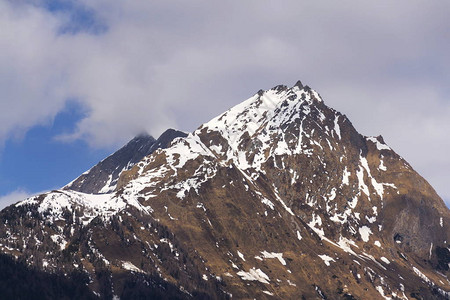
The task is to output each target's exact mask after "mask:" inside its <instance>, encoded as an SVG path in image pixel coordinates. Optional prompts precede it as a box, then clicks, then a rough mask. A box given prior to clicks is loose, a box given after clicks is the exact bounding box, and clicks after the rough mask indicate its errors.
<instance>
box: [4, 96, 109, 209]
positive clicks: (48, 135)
mask: <svg viewBox="0 0 450 300" xmlns="http://www.w3.org/2000/svg"><path fill="white" fill-rule="evenodd" d="M84 115H85V112H84V111H83V109H82V108H81V107H79V105H77V104H76V103H75V102H68V104H67V106H66V107H65V108H64V109H63V110H62V111H61V112H60V113H58V114H57V115H56V116H55V118H54V120H52V121H51V122H48V124H42V125H37V126H34V127H32V128H30V129H29V130H28V131H27V132H26V133H25V134H24V136H22V137H17V138H14V139H9V140H7V141H6V142H5V144H4V146H3V150H2V153H1V155H0V195H8V194H9V195H10V199H13V200H16V199H17V201H19V200H21V199H22V197H23V196H24V195H25V196H27V195H30V194H35V193H39V192H42V191H48V190H51V189H57V188H60V187H62V186H64V185H66V184H67V183H69V182H70V181H72V180H73V179H75V178H76V177H78V176H79V175H80V174H81V173H83V172H84V171H86V170H88V169H89V168H90V167H92V166H93V165H95V164H96V163H97V162H99V161H100V160H102V159H103V158H105V157H106V156H108V155H109V154H110V152H111V151H113V149H107V148H91V147H89V145H88V144H87V143H86V141H84V140H76V141H73V142H70V143H65V142H61V141H58V140H56V139H55V137H56V136H58V135H59V134H62V133H65V132H69V131H71V130H73V128H74V126H75V124H76V122H78V121H79V120H80V119H81V118H82V117H83V116H84ZM111 148H112V147H111ZM11 193H12V194H11ZM11 197H12V198H11Z"/></svg>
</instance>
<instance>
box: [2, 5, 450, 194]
mask: <svg viewBox="0 0 450 300" xmlns="http://www.w3.org/2000/svg"><path fill="white" fill-rule="evenodd" d="M68 3H72V6H70V5H69V6H66V7H65V8H64V9H53V10H52V11H50V10H49V9H48V7H47V6H43V5H42V2H40V1H37V0H36V1H34V2H33V5H31V4H27V2H25V3H23V2H21V4H15V3H13V2H9V1H2V2H0V26H1V28H8V30H7V31H2V33H1V34H0V48H1V49H2V52H1V54H0V89H1V90H2V101H0V140H5V139H7V138H10V137H11V136H14V135H18V134H21V133H23V132H26V130H28V129H29V128H31V127H32V126H35V125H36V124H40V123H43V122H49V120H50V121H51V120H52V118H54V116H55V115H56V114H57V113H58V112H59V111H60V110H62V109H63V108H64V106H65V102H66V101H68V99H70V100H72V101H78V102H79V103H80V105H82V106H83V107H85V108H86V111H87V112H88V113H87V114H86V117H85V118H83V119H81V120H80V121H79V122H78V124H77V126H76V127H75V128H74V130H73V131H71V132H67V133H66V134H63V135H61V136H59V139H60V140H64V141H69V142H70V141H72V140H74V139H84V140H86V141H88V142H89V143H90V145H91V146H93V147H104V146H108V145H111V144H115V143H121V142H124V141H125V140H126V139H128V138H130V137H131V136H132V135H134V134H136V133H138V132H141V131H142V130H147V131H149V132H150V133H151V134H153V135H158V134H159V133H160V132H162V131H163V130H164V129H166V128H167V127H177V128H180V129H182V130H193V129H195V128H196V127H197V126H198V125H200V124H201V123H203V122H205V121H207V120H209V119H210V118H212V117H214V116H216V115H217V114H219V113H221V112H223V111H224V110H226V109H227V108H229V107H231V106H232V105H235V104H237V103H239V102H241V101H242V100H244V99H246V98H248V97H249V96H251V95H252V94H253V93H255V92H256V91H257V90H259V89H261V88H271V87H272V86H274V85H276V84H280V83H284V84H288V85H289V84H293V83H294V82H295V81H296V80H297V79H301V80H302V81H303V82H304V83H305V84H308V85H310V86H311V87H313V88H315V89H316V90H318V91H319V93H320V94H321V95H322V96H323V97H324V99H325V102H326V103H327V104H328V105H330V106H332V107H334V108H336V109H338V110H339V111H341V112H343V113H345V114H347V115H348V116H349V117H350V119H351V120H352V122H353V123H354V125H355V127H356V128H357V129H358V130H359V131H360V132H361V133H363V134H367V135H378V134H382V135H383V136H384V137H385V139H386V141H387V142H388V143H389V144H390V145H391V146H392V147H393V148H394V149H395V150H397V152H398V153H400V154H401V155H403V156H404V157H405V158H406V159H407V160H408V161H410V163H411V164H412V165H413V166H414V167H415V168H416V169H417V170H418V171H419V172H420V173H421V174H423V175H425V177H426V178H427V179H428V180H430V181H431V183H432V185H433V186H435V187H436V189H437V190H438V192H439V193H440V194H441V195H442V196H443V197H444V198H446V199H450V189H448V187H447V183H448V182H449V180H450V177H449V176H450V175H446V174H444V172H443V171H442V172H441V171H439V170H443V169H445V168H446V167H447V168H448V166H449V165H450V157H448V156H447V155H445V149H448V147H449V146H450V142H449V141H450V139H449V138H448V132H450V131H449V129H450V118H449V114H450V100H449V99H450V88H449V87H448V82H450V78H449V71H448V70H450V55H448V53H447V52H448V49H449V48H450V36H449V34H450V33H449V31H448V17H447V14H446V12H448V11H449V9H450V3H447V2H439V3H438V2H429V1H428V2H426V1H396V2H395V3H393V2H392V1H376V2H372V3H359V2H357V1H339V2H332V1H326V2H323V1H322V2H312V1H283V2H282V3H279V2H272V1H266V2H264V3H261V2H260V1H252V0H249V1H241V2H239V3H237V2H236V3H230V2H224V1H200V0H197V1H191V2H189V5H186V4H185V2H182V1H165V2H160V1H131V2H120V1H115V2H111V1H105V0H95V1H92V0H90V1H86V0H83V1H78V2H73V1H68ZM73 3H77V4H76V5H75V4H73ZM75 9H77V10H78V11H82V12H88V16H89V18H88V19H89V20H88V21H86V19H83V18H74V14H71V10H72V11H73V10H75ZM67 28H72V29H73V28H74V30H67ZM63 29H66V31H65V30H63Z"/></svg>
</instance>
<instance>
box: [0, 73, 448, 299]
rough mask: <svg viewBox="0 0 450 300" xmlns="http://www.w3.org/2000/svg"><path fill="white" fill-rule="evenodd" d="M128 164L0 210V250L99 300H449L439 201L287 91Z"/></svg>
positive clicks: (369, 140)
mask: <svg viewBox="0 0 450 300" xmlns="http://www.w3.org/2000/svg"><path fill="white" fill-rule="evenodd" d="M130 143H133V141H132V142H130ZM150 143H151V142H150ZM127 146H128V145H127ZM127 146H126V147H127ZM126 147H125V148H126ZM133 147H134V146H131V149H137V148H133ZM119 151H120V150H119ZM133 151H134V150H133ZM131 152H132V151H131ZM114 155H116V154H113V155H112V156H111V157H113V156H114ZM105 161H106V160H104V161H103V162H105ZM100 164H101V163H100ZM100 164H99V165H100ZM132 164H133V166H132V167H131V168H128V167H119V168H118V169H120V170H121V171H120V172H119V173H117V174H120V175H117V176H116V177H110V176H111V174H113V172H114V171H113V169H114V168H112V167H111V168H109V167H104V170H105V171H104V173H105V174H107V177H101V178H103V179H98V178H100V177H99V176H97V177H95V176H93V177H92V178H93V179H92V181H91V182H92V183H91V184H89V188H88V187H87V186H88V185H86V186H85V187H82V186H83V178H82V176H83V175H82V176H81V177H80V178H82V179H80V178H79V179H77V180H78V183H77V184H75V182H77V180H76V181H75V182H74V183H72V184H71V185H69V186H68V187H66V188H65V189H62V190H57V191H53V192H50V193H46V194H42V195H39V196H36V197H32V198H29V199H27V200H24V201H22V202H19V203H17V204H16V205H12V206H10V207H8V208H6V209H4V210H3V211H1V212H0V249H1V252H3V253H5V254H9V255H11V256H13V257H15V258H16V259H17V260H19V261H22V262H24V263H26V264H27V265H28V266H31V267H33V268H37V269H39V270H41V271H45V272H47V273H55V274H59V273H62V274H67V276H68V277H69V278H70V276H73V275H71V274H85V275H86V276H87V278H88V280H87V283H86V284H87V286H88V287H89V288H90V289H91V290H92V291H93V293H95V295H97V296H99V297H100V298H102V299H112V298H113V297H116V298H117V297H119V298H120V299H137V298H147V299H151V298H152V297H153V298H155V299H164V298H166V299H169V298H170V299H191V298H194V299H222V298H231V297H233V298H235V299H254V298H256V299H448V298H449V297H450V293H449V291H450V281H449V280H448V276H449V275H450V272H449V263H450V251H449V247H448V241H450V239H449V238H450V237H449V233H450V230H449V225H448V224H449V222H450V213H449V211H448V209H447V208H446V206H445V204H444V202H443V201H442V199H441V198H440V197H439V196H438V195H437V194H436V192H435V191H434V190H433V188H432V187H431V186H430V185H429V184H428V183H427V182H426V181H425V180H424V179H423V178H422V177H421V176H420V175H419V174H417V172H415V171H414V170H413V168H412V167H411V166H410V165H409V164H408V163H407V162H406V161H405V160H404V159H403V158H401V157H400V156H399V155H398V154H396V153H395V152H394V151H393V150H392V149H391V148H390V147H389V146H387V145H386V144H385V142H384V141H383V138H382V137H381V136H379V137H365V136H362V135H360V134H359V133H358V132H357V131H356V130H355V128H354V127H353V125H352V124H351V122H350V121H349V120H348V119H347V117H346V116H345V115H342V114H340V113H339V112H337V111H335V110H333V109H332V108H329V107H328V106H326V105H325V104H324V102H323V101H322V99H321V97H320V96H319V94H318V93H317V92H315V91H314V90H312V89H311V88H309V87H308V86H303V85H302V84H301V83H300V82H298V83H297V84H296V85H295V86H294V87H292V88H288V87H286V86H277V87H275V88H273V89H270V90H267V91H262V90H261V91H259V92H258V93H257V94H255V95H254V96H253V97H251V98H249V99H248V100H246V101H244V102H242V103H241V104H239V105H237V106H235V107H233V108H231V109H230V110H228V111H227V112H225V113H223V114H222V115H220V116H218V117H216V118H214V119H213V120H211V121H210V122H208V123H205V124H203V125H202V126H200V127H199V128H198V129H197V130H196V131H194V132H193V133H191V134H189V135H188V136H186V137H180V138H176V139H174V140H173V141H172V142H171V144H170V145H169V146H168V147H167V148H165V149H161V148H159V149H157V150H155V151H152V153H151V154H150V155H147V156H145V157H143V158H142V159H140V160H139V161H136V162H133V163H132ZM120 166H124V165H123V164H121V165H120ZM130 166H131V164H130ZM114 170H116V169H114ZM88 174H89V173H88ZM102 176H104V175H102ZM85 177H89V176H85ZM104 178H112V179H111V180H109V179H108V180H104ZM115 178H117V181H116V180H115ZM85 180H87V179H85ZM97 181H98V182H100V183H99V184H97V183H98V182H97ZM80 182H81V183H80ZM108 182H110V183H108ZM113 182H114V184H113V185H112V183H113ZM105 186H106V187H111V188H105V189H104V187H105ZM113 190H114V191H113ZM102 193H103V194H102Z"/></svg>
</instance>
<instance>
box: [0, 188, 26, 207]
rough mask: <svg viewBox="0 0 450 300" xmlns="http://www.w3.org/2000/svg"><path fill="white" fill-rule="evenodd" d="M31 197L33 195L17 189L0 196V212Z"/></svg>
mask: <svg viewBox="0 0 450 300" xmlns="http://www.w3.org/2000/svg"><path fill="white" fill-rule="evenodd" d="M31 196H32V194H30V193H28V192H27V191H25V190H23V189H17V190H15V191H12V192H10V193H9V194H6V195H3V196H0V210H1V209H3V208H5V207H7V206H9V205H11V204H14V203H16V202H19V201H22V200H25V199H27V198H28V197H31Z"/></svg>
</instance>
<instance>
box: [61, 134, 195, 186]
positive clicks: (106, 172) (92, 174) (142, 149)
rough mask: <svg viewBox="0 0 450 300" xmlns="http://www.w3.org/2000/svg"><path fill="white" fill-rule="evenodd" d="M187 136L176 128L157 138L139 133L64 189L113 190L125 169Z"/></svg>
mask: <svg viewBox="0 0 450 300" xmlns="http://www.w3.org/2000/svg"><path fill="white" fill-rule="evenodd" d="M186 136H187V134H186V133H184V132H181V131H177V130H174V129H168V130H166V131H165V132H164V133H163V134H161V136H160V137H159V138H158V139H157V140H155V139H154V138H153V137H152V136H150V135H148V134H142V135H139V136H137V137H135V138H134V139H132V140H131V141H130V142H128V143H127V144H126V145H125V146H123V147H122V148H121V149H119V150H118V151H117V152H115V153H113V154H111V155H110V156H108V157H107V158H105V159H104V160H102V161H101V162H99V163H98V164H97V165H95V166H94V167H92V168H91V169H90V170H88V171H86V172H85V173H83V174H81V175H80V176H79V177H78V178H76V179H75V180H74V181H72V182H71V183H69V184H68V185H66V186H65V187H64V189H69V190H73V191H77V192H82V193H87V194H106V193H110V192H113V191H114V190H115V189H116V185H117V181H118V180H119V177H120V174H122V172H123V171H127V170H129V169H130V168H131V167H132V166H134V165H135V164H136V163H137V162H139V161H140V160H141V159H142V158H144V157H145V156H147V155H150V154H152V153H153V152H154V151H155V150H156V149H159V148H162V149H164V148H167V146H168V145H169V144H170V142H172V140H173V139H175V138H177V137H186Z"/></svg>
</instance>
